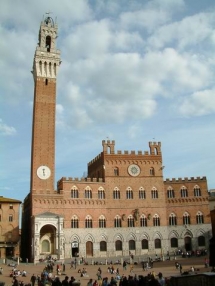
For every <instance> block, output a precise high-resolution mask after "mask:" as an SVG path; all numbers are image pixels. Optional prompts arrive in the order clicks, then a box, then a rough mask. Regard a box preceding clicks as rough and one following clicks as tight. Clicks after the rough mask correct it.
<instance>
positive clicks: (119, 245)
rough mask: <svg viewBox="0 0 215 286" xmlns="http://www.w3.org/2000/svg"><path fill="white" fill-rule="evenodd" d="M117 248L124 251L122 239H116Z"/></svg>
mask: <svg viewBox="0 0 215 286" xmlns="http://www.w3.org/2000/svg"><path fill="white" fill-rule="evenodd" d="M115 249H116V251H122V241H121V240H116V241H115Z"/></svg>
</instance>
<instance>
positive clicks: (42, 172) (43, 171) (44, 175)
mask: <svg viewBox="0 0 215 286" xmlns="http://www.w3.org/2000/svg"><path fill="white" fill-rule="evenodd" d="M37 176H38V178H40V179H41V180H46V179H48V178H49V177H50V176H51V170H50V169H49V167H47V166H40V167H39V168H38V169H37Z"/></svg>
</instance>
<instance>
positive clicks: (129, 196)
mask: <svg viewBox="0 0 215 286" xmlns="http://www.w3.org/2000/svg"><path fill="white" fill-rule="evenodd" d="M126 199H128V200H131V199H133V191H132V189H131V188H130V187H128V188H127V190H126Z"/></svg>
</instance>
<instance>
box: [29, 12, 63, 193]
mask: <svg viewBox="0 0 215 286" xmlns="http://www.w3.org/2000/svg"><path fill="white" fill-rule="evenodd" d="M57 30H58V26H57V24H56V23H55V22H54V21H53V19H52V18H51V17H49V16H47V17H46V18H45V19H44V20H43V21H42V22H41V25H40V30H39V39H38V46H37V48H36V51H35V55H34V62H33V71H32V73H33V77H34V107H33V128H32V147H31V183H30V192H31V194H33V193H34V192H35V191H36V192H37V191H40V190H42V191H43V192H44V191H47V192H50V191H51V192H52V191H54V182H55V114H56V77H57V71H58V67H59V65H60V51H59V50H57V49H56V39H57Z"/></svg>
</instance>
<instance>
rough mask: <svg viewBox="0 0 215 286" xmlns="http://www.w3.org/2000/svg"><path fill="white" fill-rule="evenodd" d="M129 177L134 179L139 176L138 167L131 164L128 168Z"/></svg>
mask: <svg viewBox="0 0 215 286" xmlns="http://www.w3.org/2000/svg"><path fill="white" fill-rule="evenodd" d="M128 173H129V175H131V176H133V177H136V176H138V175H139V174H140V167H139V166H138V165H135V164H132V165H130V166H129V167H128Z"/></svg>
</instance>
